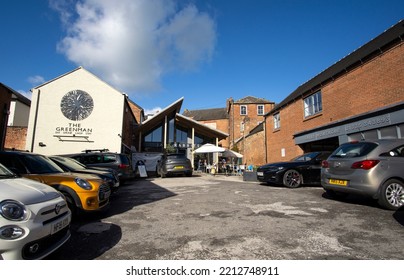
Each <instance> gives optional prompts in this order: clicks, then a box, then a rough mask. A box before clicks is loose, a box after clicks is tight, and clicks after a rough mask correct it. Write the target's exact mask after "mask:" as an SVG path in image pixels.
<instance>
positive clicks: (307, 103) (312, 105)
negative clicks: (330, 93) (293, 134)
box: [304, 91, 323, 118]
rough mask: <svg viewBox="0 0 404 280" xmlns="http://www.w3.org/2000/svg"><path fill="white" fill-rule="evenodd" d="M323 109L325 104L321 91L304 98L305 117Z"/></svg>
mask: <svg viewBox="0 0 404 280" xmlns="http://www.w3.org/2000/svg"><path fill="white" fill-rule="evenodd" d="M322 110H323V104H322V100H321V91H319V92H316V93H315V94H312V95H310V96H309V97H307V98H305V99H304V117H305V118H307V117H310V116H312V115H315V114H317V113H319V112H321V111H322Z"/></svg>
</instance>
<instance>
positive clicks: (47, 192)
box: [0, 178, 60, 205]
mask: <svg viewBox="0 0 404 280" xmlns="http://www.w3.org/2000/svg"><path fill="white" fill-rule="evenodd" d="M57 197H60V194H59V193H58V192H57V191H56V190H54V189H53V188H51V187H49V186H48V185H45V184H41V183H39V182H36V181H33V180H29V179H25V178H12V179H1V180H0V201H2V200H5V199H14V200H17V201H19V202H21V203H24V204H27V205H29V204H36V203H41V202H44V201H49V200H52V199H55V198H57Z"/></svg>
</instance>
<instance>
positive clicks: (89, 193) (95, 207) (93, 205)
mask: <svg viewBox="0 0 404 280" xmlns="http://www.w3.org/2000/svg"><path fill="white" fill-rule="evenodd" d="M0 163H2V164H3V165H4V166H6V167H7V168H8V169H10V170H11V171H13V172H14V173H16V174H17V175H20V176H23V177H26V178H28V179H33V180H36V181H39V182H41V183H45V184H47V185H49V186H51V187H53V188H55V189H56V190H58V191H60V192H61V193H63V195H64V196H65V197H66V201H67V203H68V205H69V208H70V210H71V211H72V212H73V213H74V214H76V213H77V212H81V211H84V212H94V211H99V210H102V209H104V208H105V207H106V206H107V205H108V204H109V196H110V194H111V189H110V188H109V187H108V186H107V185H106V184H105V183H104V181H103V180H101V179H100V178H99V177H98V176H96V175H91V174H79V173H70V172H64V171H63V170H62V169H61V168H60V167H59V166H58V165H57V164H56V163H54V162H53V161H52V160H51V159H50V158H48V157H46V156H44V155H39V154H33V153H29V152H17V151H3V152H0Z"/></svg>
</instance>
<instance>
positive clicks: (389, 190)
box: [378, 179, 404, 210]
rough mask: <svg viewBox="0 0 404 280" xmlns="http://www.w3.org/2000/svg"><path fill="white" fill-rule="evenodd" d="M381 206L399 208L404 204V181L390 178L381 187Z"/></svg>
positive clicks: (379, 201)
mask: <svg viewBox="0 0 404 280" xmlns="http://www.w3.org/2000/svg"><path fill="white" fill-rule="evenodd" d="M378 203H379V205H380V206H382V207H384V208H387V209H390V210H397V209H398V208H400V207H401V206H403V205H404V184H403V182H401V181H399V180H396V179H390V180H387V181H386V182H385V183H384V184H383V185H382V187H381V193H380V197H379V200H378Z"/></svg>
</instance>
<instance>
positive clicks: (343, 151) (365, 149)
mask: <svg viewBox="0 0 404 280" xmlns="http://www.w3.org/2000/svg"><path fill="white" fill-rule="evenodd" d="M376 147H377V144H376V143H370V142H357V143H345V144H342V145H341V146H339V147H338V148H337V149H336V150H335V151H334V152H333V153H332V155H331V157H334V158H354V157H363V156H366V155H367V154H368V153H370V152H371V151H373V150H374V149H375V148H376Z"/></svg>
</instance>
